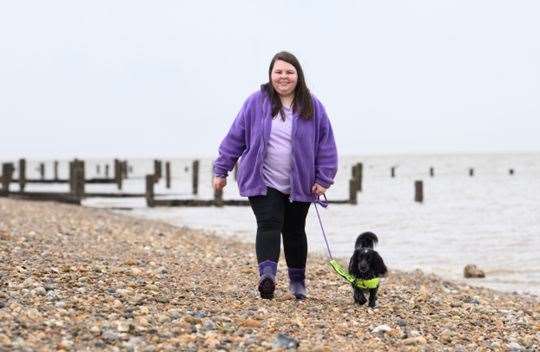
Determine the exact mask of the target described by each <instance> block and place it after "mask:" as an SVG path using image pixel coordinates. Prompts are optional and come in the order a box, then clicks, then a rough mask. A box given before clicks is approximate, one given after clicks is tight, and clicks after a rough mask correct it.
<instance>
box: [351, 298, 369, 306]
mask: <svg viewBox="0 0 540 352" xmlns="http://www.w3.org/2000/svg"><path fill="white" fill-rule="evenodd" d="M354 302H355V303H356V304H358V305H364V304H366V302H367V299H366V298H365V297H354Z"/></svg>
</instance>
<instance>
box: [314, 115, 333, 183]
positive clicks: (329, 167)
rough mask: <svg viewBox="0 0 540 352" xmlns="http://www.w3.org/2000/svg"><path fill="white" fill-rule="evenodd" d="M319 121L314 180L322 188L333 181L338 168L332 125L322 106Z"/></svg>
mask: <svg viewBox="0 0 540 352" xmlns="http://www.w3.org/2000/svg"><path fill="white" fill-rule="evenodd" d="M321 115H322V116H321V119H320V121H319V140H318V144H317V148H316V154H315V182H316V183H318V184H319V185H321V186H323V187H324V188H328V187H330V186H331V185H332V184H333V183H334V177H335V176H336V173H337V168H338V156H337V148H336V142H335V140H334V132H333V131H332V125H331V124H330V120H329V119H328V116H327V115H326V111H325V110H324V108H322V114H321Z"/></svg>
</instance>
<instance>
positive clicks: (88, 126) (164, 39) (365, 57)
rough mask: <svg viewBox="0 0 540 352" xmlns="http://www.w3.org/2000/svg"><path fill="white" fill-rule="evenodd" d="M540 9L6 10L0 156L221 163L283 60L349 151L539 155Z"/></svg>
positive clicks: (97, 4)
mask: <svg viewBox="0 0 540 352" xmlns="http://www.w3.org/2000/svg"><path fill="white" fill-rule="evenodd" d="M539 18H540V2H538V1H535V0H530V1H519V0H517V1H493V0H486V1H474V0H466V1H450V0H448V1H433V0H425V1H403V0H397V1H322V0H316V1H315V0H311V1H308V0H306V1H295V0H283V1H255V0H243V1H217V0H216V1H205V0H197V1H144V2H143V1H133V0H130V1H111V0H108V1H95V0H94V1H74V0H70V1H3V2H2V3H1V5H0V157H3V158H10V157H19V156H26V157H29V158H44V157H55V158H63V157H72V156H75V155H77V156H79V157H111V156H120V157H146V156H149V157H153V156H164V157H165V156H167V157H173V156H189V157H201V156H215V154H216V152H217V147H218V145H219V142H220V141H221V139H222V138H223V136H224V135H225V133H226V131H227V130H228V128H229V126H230V124H231V122H232V120H233V119H234V117H235V116H236V113H237V112H238V110H239V108H240V106H241V105H242V103H243V101H244V99H245V98H246V97H247V96H248V95H249V94H251V93H252V92H253V91H255V90H256V89H258V87H259V85H260V84H261V83H264V82H265V81H266V80H267V70H268V64H269V62H270V59H271V57H272V56H273V54H274V53H276V52H277V51H280V50H289V51H291V52H293V53H294V54H295V55H297V57H298V58H299V59H300V62H301V63H302V65H303V68H304V71H305V75H306V78H307V82H308V86H309V87H310V89H311V91H312V92H313V93H314V94H315V95H317V96H318V98H319V99H320V100H321V101H322V102H323V104H324V105H325V106H326V109H327V111H328V113H329V116H330V119H331V121H332V124H333V127H334V132H335V136H336V141H337V144H338V150H339V152H340V154H343V155H344V154H374V153H432V152H469V151H471V152H478V151H540V87H539V81H540V70H539V66H540V21H539V20H538V19H539Z"/></svg>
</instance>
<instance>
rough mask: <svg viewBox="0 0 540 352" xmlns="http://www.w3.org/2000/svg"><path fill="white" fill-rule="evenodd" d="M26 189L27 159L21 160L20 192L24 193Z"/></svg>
mask: <svg viewBox="0 0 540 352" xmlns="http://www.w3.org/2000/svg"><path fill="white" fill-rule="evenodd" d="M25 187H26V159H19V190H20V191H21V192H24V188H25Z"/></svg>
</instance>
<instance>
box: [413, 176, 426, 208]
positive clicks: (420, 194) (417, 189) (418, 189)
mask: <svg viewBox="0 0 540 352" xmlns="http://www.w3.org/2000/svg"><path fill="white" fill-rule="evenodd" d="M414 201H415V202H418V203H422V202H423V201H424V183H423V182H422V181H414Z"/></svg>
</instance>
